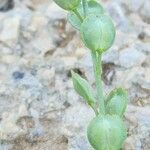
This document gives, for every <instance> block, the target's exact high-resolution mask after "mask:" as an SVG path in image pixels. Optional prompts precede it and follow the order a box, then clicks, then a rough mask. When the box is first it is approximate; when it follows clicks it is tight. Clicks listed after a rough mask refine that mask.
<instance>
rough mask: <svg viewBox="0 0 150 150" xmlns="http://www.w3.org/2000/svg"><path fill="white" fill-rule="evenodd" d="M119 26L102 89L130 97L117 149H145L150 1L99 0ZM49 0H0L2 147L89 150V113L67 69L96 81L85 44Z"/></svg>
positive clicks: (149, 126)
mask: <svg viewBox="0 0 150 150" xmlns="http://www.w3.org/2000/svg"><path fill="white" fill-rule="evenodd" d="M101 2H102V3H103V5H104V7H105V8H106V10H107V12H108V13H109V14H110V15H111V16H112V18H113V20H114V23H115V26H116V28H117V35H116V40H115V43H114V45H113V47H112V48H111V49H110V50H109V51H108V52H106V53H105V54H104V55H103V82H104V87H105V93H108V92H109V91H110V90H111V89H113V88H114V87H119V86H122V87H124V88H125V89H127V90H128V92H129V97H130V101H129V104H128V108H127V111H126V114H125V117H124V120H125V122H126V125H127V128H128V138H127V140H126V141H125V144H124V146H123V148H122V149H123V150H150V1H149V0H139V1H137V0H125V1H124V0H102V1H101ZM66 15H67V13H66V12H65V11H63V10H62V9H60V8H59V7H57V5H55V4H54V3H53V2H52V1H51V0H0V150H90V145H89V144H88V141H87V139H86V127H87V125H88V122H89V121H90V120H91V118H92V117H93V116H94V114H93V112H92V110H91V109H90V108H89V107H88V106H87V105H86V103H85V102H84V101H83V99H82V98H81V97H79V96H78V95H77V94H76V92H75V91H74V89H73V85H72V81H71V77H70V70H71V69H73V70H74V71H76V72H78V73H79V74H80V75H82V76H84V77H85V78H86V79H88V80H89V81H90V83H91V84H92V85H93V87H95V82H94V77H93V72H92V64H91V57H90V53H89V50H87V49H86V48H85V47H84V45H83V44H82V42H81V41H80V35H79V33H78V32H77V31H75V30H74V29H73V28H72V27H71V25H69V24H68V23H67V22H66Z"/></svg>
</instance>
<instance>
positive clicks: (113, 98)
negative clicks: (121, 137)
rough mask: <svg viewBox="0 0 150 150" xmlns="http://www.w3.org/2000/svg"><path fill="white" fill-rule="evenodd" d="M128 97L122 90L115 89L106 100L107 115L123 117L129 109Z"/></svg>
mask: <svg viewBox="0 0 150 150" xmlns="http://www.w3.org/2000/svg"><path fill="white" fill-rule="evenodd" d="M127 102H128V95H127V92H126V91H125V90H123V89H122V88H117V89H114V90H113V91H111V92H110V94H109V95H108V97H107V99H106V113H107V114H110V115H112V114H116V115H119V116H120V117H122V116H123V114H124V112H125V109H126V107H127Z"/></svg>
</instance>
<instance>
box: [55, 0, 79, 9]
mask: <svg viewBox="0 0 150 150" xmlns="http://www.w3.org/2000/svg"><path fill="white" fill-rule="evenodd" d="M54 1H55V3H56V4H57V5H59V6H60V7H61V8H63V9H65V10H74V9H76V8H77V6H78V5H79V3H80V0H54Z"/></svg>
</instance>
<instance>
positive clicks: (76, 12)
mask: <svg viewBox="0 0 150 150" xmlns="http://www.w3.org/2000/svg"><path fill="white" fill-rule="evenodd" d="M73 12H74V13H75V14H76V16H77V17H78V18H79V19H80V21H81V22H83V18H82V17H81V15H80V13H79V12H78V10H77V9H75V10H74V11H73Z"/></svg>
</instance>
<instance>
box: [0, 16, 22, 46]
mask: <svg viewBox="0 0 150 150" xmlns="http://www.w3.org/2000/svg"><path fill="white" fill-rule="evenodd" d="M19 29H20V20H19V18H17V17H13V18H8V19H5V20H4V22H3V29H2V31H1V33H0V41H1V42H3V43H4V44H6V45H8V46H11V47H13V46H14V45H16V44H17V42H18V38H19Z"/></svg>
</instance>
